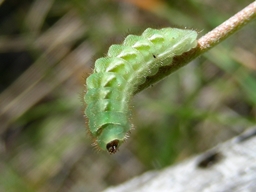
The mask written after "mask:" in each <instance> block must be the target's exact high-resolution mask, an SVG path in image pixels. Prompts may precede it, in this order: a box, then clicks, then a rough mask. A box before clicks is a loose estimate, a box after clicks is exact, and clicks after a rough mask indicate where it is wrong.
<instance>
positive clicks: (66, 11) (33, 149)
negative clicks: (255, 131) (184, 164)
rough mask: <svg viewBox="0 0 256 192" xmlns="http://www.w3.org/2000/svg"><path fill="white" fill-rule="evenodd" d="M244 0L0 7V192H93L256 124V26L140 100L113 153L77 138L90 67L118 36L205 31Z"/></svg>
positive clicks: (26, 1) (0, 1) (46, 2)
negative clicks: (128, 131)
mask: <svg viewBox="0 0 256 192" xmlns="http://www.w3.org/2000/svg"><path fill="white" fill-rule="evenodd" d="M249 3H251V0H243V1H240V0H227V1H222V0H189V1H180V0H162V1H160V0H141V1H139V0H116V1H114V0H101V1H97V0H33V1H31V0H5V1H4V0H0V192H16V191H19V192H46V191H47V192H48V191H54V192H60V191H61V192H66V191H68V192H70V191H72V192H80V191H83V192H95V191H101V190H103V189H105V188H106V187H108V186H110V185H117V184H120V183H121V182H124V181H126V180H128V179H130V178H132V177H134V176H136V175H139V174H141V173H143V172H145V171H148V170H156V169H162V168H164V167H166V166H169V165H171V164H173V163H177V162H179V161H181V160H183V159H185V158H188V157H190V156H192V155H193V154H196V153H199V152H202V151H205V150H206V149H208V148H210V147H212V146H215V145H216V144H218V143H220V142H223V141H225V140H227V139H229V138H232V137H233V136H235V135H237V134H239V133H241V132H242V131H244V130H245V129H246V128H249V127H250V126H252V125H255V123H256V120H255V119H256V118H255V116H256V107H255V106H256V73H255V71H256V56H255V55H256V36H255V28H256V22H251V23H250V24H249V25H247V26H246V27H244V28H243V29H242V30H240V31H239V32H237V33H236V34H235V35H233V36H232V37H230V38H229V39H227V40H226V41H224V42H222V43H221V44H220V45H218V46H216V47H215V48H214V49H212V50H210V51H209V52H207V53H205V54H204V55H203V56H201V57H199V58H198V59H196V60H194V61H193V62H192V63H190V64H189V65H187V66H186V67H183V68H182V69H180V70H178V71H177V72H175V73H174V74H172V75H171V76H169V77H168V78H165V79H164V80H163V81H161V82H160V83H158V84H156V85H154V86H152V87H150V88H148V89H147V90H144V91H143V92H141V93H139V94H137V95H136V96H135V97H134V98H133V101H132V104H131V105H132V106H131V108H132V110H133V111H132V113H133V119H132V122H133V124H134V125H135V130H133V131H132V132H131V136H130V138H129V139H128V140H127V142H126V143H125V144H124V145H122V146H121V148H120V151H119V152H118V153H117V154H115V155H109V154H107V153H106V152H96V151H95V150H94V149H93V147H92V146H91V143H92V139H91V138H90V137H89V135H87V134H86V127H85V124H84V117H83V110H84V106H83V92H84V82H85V79H86V77H87V76H88V75H89V74H90V73H91V72H92V69H93V67H94V61H95V60H96V59H97V58H99V57H102V56H104V55H105V54H106V53H107V50H108V47H109V46H110V45H111V44H114V43H121V42H122V40H123V39H124V38H125V36H126V35H127V34H130V33H132V34H141V33H142V32H143V31H144V30H145V29H146V28H148V27H153V28H162V27H179V28H190V29H195V30H197V31H198V32H199V36H202V35H204V34H206V33H207V32H208V31H210V30H212V29H213V28H215V27H216V26H218V25H219V24H221V23H222V22H223V21H225V20H226V19H228V18H229V17H230V16H232V15H234V14H235V13H236V12H238V11H239V10H241V9H242V8H244V7H245V6H247V5H248V4H249Z"/></svg>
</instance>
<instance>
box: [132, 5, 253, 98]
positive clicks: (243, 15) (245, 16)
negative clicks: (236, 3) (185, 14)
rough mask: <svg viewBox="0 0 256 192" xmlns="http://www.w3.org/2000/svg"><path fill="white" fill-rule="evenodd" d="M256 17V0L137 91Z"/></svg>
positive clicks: (184, 63) (162, 68) (161, 77)
mask: <svg viewBox="0 0 256 192" xmlns="http://www.w3.org/2000/svg"><path fill="white" fill-rule="evenodd" d="M255 17H256V1H254V2H253V3H251V4H250V5H248V6H247V7H245V8H244V9H242V10H241V11H239V12H238V13H237V14H235V15H234V16H233V17H231V18H229V19H228V20H227V21H225V22H224V23H222V24H221V25H219V26H218V27H216V28H215V29H213V30H212V31H210V32H209V33H207V34H206V35H204V36H203V37H201V38H200V39H199V40H198V44H197V47H196V48H194V49H192V50H190V51H189V52H186V53H184V54H182V55H179V56H176V57H174V58H173V62H172V64H171V65H169V66H165V67H161V68H160V69H159V71H158V73H157V74H155V75H154V76H151V77H147V80H146V82H145V83H144V84H142V85H140V86H139V87H138V89H137V91H136V92H135V94H136V93H138V92H140V91H142V90H144V89H146V88H147V87H149V86H150V85H152V84H154V83H156V82H157V81H159V80H161V79H163V78H164V77H166V76H168V75H169V74H171V73H173V72H174V71H176V70H177V69H179V68H180V67H183V66H184V65H186V64H188V63H189V62H190V61H192V60H193V59H195V58H196V57H198V56H200V55H201V54H203V53H204V52H206V51H207V50H209V49H211V48H213V47H214V46H216V45H217V44H219V43H220V42H222V41H224V40H225V39H226V38H228V37H229V36H231V35H232V34H233V33H235V32H236V31H238V30H239V29H241V28H242V27H243V26H245V25H246V24H248V23H249V22H250V21H252V20H253V19H255Z"/></svg>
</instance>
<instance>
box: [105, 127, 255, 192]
mask: <svg viewBox="0 0 256 192" xmlns="http://www.w3.org/2000/svg"><path fill="white" fill-rule="evenodd" d="M158 191H161V192H167V191H168V192H238V191H239V192H255V191H256V127H254V128H252V129H249V130H248V131H246V132H245V133H243V134H242V135H240V136H238V137H235V138H234V139H231V140H229V141H227V142H225V143H223V144H220V145H218V146H216V147H215V148H213V149H211V150H209V151H208V152H206V153H204V154H201V155H198V156H196V157H193V158H191V159H188V160H187V161H185V162H182V163H180V164H178V165H175V166H172V167H168V168H166V169H164V170H160V171H152V172H147V173H144V174H143V175H141V176H138V177H136V178H134V179H132V180H130V181H127V182H125V183H123V184H121V185H119V186H116V187H111V188H108V189H106V190H105V191H104V192H158Z"/></svg>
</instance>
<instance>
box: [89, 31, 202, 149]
mask: <svg viewBox="0 0 256 192" xmlns="http://www.w3.org/2000/svg"><path fill="white" fill-rule="evenodd" d="M196 37H197V33H196V32H195V31H192V30H181V29H175V28H164V29H160V30H156V29H151V28H148V29H147V30H145V31H144V32H143V34H142V35H141V36H136V35H129V36H127V37H126V38H125V40H124V42H123V44H121V45H112V46H110V48H109V51H108V54H107V56H106V57H103V58H100V59H98V60H96V63H95V69H94V73H93V74H92V75H90V76H89V77H88V78H87V80H86V86H87V92H86V94H85V97H84V100H85V103H86V104H87V107H86V110H85V115H86V117H87V118H88V120H89V121H88V125H89V131H90V132H91V134H92V136H93V137H95V139H96V144H97V145H98V146H99V147H100V148H101V149H103V150H108V151H109V152H110V153H115V152H116V151H117V149H118V147H119V145H120V144H121V143H122V142H123V141H124V140H125V139H126V137H127V132H128V131H129V130H130V128H131V124H130V120H129V117H130V112H129V101H130V98H131V96H132V94H133V92H134V91H135V90H136V88H137V86H138V85H139V84H142V83H143V82H144V81H145V79H146V77H147V76H151V75H154V74H155V73H157V71H158V69H159V67H161V66H164V65H169V64H171V62H172V58H173V56H175V55H180V54H182V53H183V52H186V51H189V50H190V49H192V48H194V47H195V46H196V44H197V42H196Z"/></svg>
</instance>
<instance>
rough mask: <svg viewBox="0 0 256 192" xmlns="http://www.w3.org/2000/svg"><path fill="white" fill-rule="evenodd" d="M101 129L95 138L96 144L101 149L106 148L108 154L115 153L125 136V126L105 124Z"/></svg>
mask: <svg viewBox="0 0 256 192" xmlns="http://www.w3.org/2000/svg"><path fill="white" fill-rule="evenodd" d="M101 130H102V131H101V132H100V135H99V137H98V139H97V140H96V143H97V145H98V146H99V147H100V148H101V149H102V150H105V151H106V150H107V151H108V152H109V153H110V154H114V153H116V152H117V151H118V149H119V147H120V145H121V144H122V143H123V142H124V140H125V139H126V138H127V133H126V128H124V127H123V126H122V125H117V124H107V125H106V126H104V128H102V129H101Z"/></svg>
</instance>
